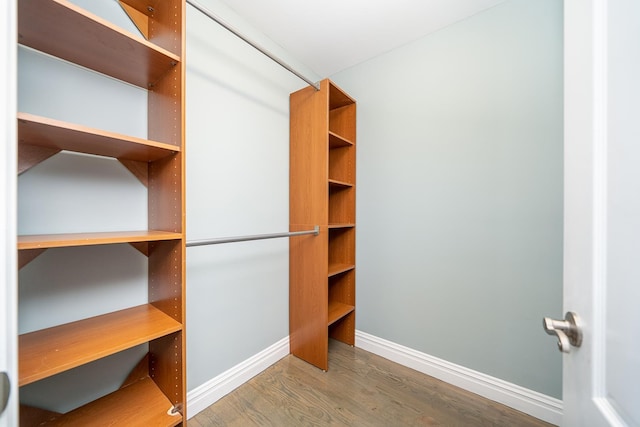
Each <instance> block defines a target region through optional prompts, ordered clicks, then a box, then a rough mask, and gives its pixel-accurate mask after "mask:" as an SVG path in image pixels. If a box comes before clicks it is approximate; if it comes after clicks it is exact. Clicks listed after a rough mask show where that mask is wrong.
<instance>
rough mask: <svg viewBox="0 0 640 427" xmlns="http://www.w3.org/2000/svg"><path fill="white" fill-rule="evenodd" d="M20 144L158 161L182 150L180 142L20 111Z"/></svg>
mask: <svg viewBox="0 0 640 427" xmlns="http://www.w3.org/2000/svg"><path fill="white" fill-rule="evenodd" d="M17 117H18V144H19V148H20V147H21V146H23V145H29V146H37V147H44V148H49V149H57V150H67V151H73V152H77V153H85V154H95V155H98V156H107V157H113V158H117V159H127V160H136V161H145V162H149V161H154V160H158V159H161V158H163V157H167V156H170V155H172V154H175V153H177V152H179V151H180V147H178V146H176V145H171V144H166V143H163V142H159V141H152V140H148V139H143V138H136V137H132V136H128V135H123V134H119V133H115V132H107V131H104V130H101V129H96V128H90V127H87V126H82V125H77V124H74V123H69V122H64V121H61V120H55V119H50V118H47V117H42V116H37V115H35V114H30V113H25V112H19V113H18V115H17Z"/></svg>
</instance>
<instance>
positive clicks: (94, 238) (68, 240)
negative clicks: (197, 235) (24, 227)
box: [18, 230, 182, 250]
mask: <svg viewBox="0 0 640 427" xmlns="http://www.w3.org/2000/svg"><path fill="white" fill-rule="evenodd" d="M181 238H182V234H180V233H172V232H170V231H156V230H145V231H115V232H104V233H70V234H33V235H23V236H18V250H23V249H47V248H64V247H69V246H92V245H110V244H116V243H138V242H157V241H163V240H179V239H181Z"/></svg>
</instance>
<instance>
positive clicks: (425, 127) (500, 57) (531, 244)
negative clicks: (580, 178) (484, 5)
mask: <svg viewBox="0 0 640 427" xmlns="http://www.w3.org/2000/svg"><path fill="white" fill-rule="evenodd" d="M562 7H563V5H562V2H561V1H559V0H537V1H530V0H511V1H507V2H505V3H502V4H500V5H498V6H496V7H494V8H492V9H489V10H488V11H485V12H483V13H480V14H478V15H475V16H473V17H471V18H468V19H466V20H464V21H461V22H459V23H457V24H455V25H453V26H450V27H448V28H446V29H443V30H441V31H439V32H437V33H434V34H432V35H429V36H427V37H424V38H422V39H420V40H417V41H415V42H413V43H410V44H408V45H405V46H403V47H401V48H399V49H396V50H393V51H391V52H389V53H387V54H385V55H382V56H380V57H377V58H374V59H372V60H370V61H367V62H365V63H362V64H360V65H357V66H355V67H353V68H351V69H348V70H345V71H343V72H340V73H338V74H337V75H334V76H332V79H333V80H334V81H335V82H336V83H337V84H338V85H339V86H341V87H342V88H343V89H345V90H346V91H347V92H349V93H350V94H351V95H352V96H354V97H355V98H356V99H357V101H358V153H357V154H358V157H357V167H358V170H357V174H358V175H357V181H358V196H357V204H358V208H357V224H358V234H357V242H356V247H357V265H358V275H357V313H358V315H357V328H358V329H359V330H362V331H364V332H367V333H370V334H372V335H375V336H378V337H381V338H385V339H387V340H390V341H393V342H396V343H399V344H402V345H405V346H407V347H410V348H413V349H415V350H418V351H421V352H424V353H427V354H430V355H433V356H436V357H440V358H442V359H445V360H448V361H450V362H453V363H457V364H460V365H462V366H465V367H468V368H471V369H474V370H477V371H480V372H483V373H485V374H488V375H492V376H495V377H498V378H501V379H504V380H506V381H509V382H512V383H515V384H518V385H521V386H523V387H526V388H529V389H532V390H536V391H539V392H542V393H545V394H547V395H550V396H554V397H557V398H561V397H562V390H561V389H562V383H561V378H562V375H561V356H560V353H559V352H558V351H557V349H556V346H555V343H554V341H553V340H552V339H550V337H548V336H547V335H545V333H544V332H543V331H542V327H541V318H542V317H543V316H547V315H555V316H559V315H561V310H562V197H563V195H562V179H563V178H562V150H563V145H562V132H563V116H562V107H563V103H562V73H563V70H562V18H563V16H562Z"/></svg>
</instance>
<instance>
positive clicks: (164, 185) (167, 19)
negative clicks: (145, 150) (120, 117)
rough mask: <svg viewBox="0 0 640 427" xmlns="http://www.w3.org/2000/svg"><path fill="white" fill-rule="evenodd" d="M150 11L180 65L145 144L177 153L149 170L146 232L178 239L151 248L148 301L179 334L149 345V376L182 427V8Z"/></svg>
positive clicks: (156, 97) (153, 97) (176, 3)
mask: <svg viewBox="0 0 640 427" xmlns="http://www.w3.org/2000/svg"><path fill="white" fill-rule="evenodd" d="M136 4H137V3H136ZM149 4H150V3H149ZM150 5H151V6H152V7H153V10H152V11H151V13H150V19H149V40H150V41H151V42H153V43H155V44H157V45H158V46H160V47H162V48H164V49H167V50H169V51H171V52H173V53H175V54H177V55H179V56H180V57H181V61H180V63H178V64H176V66H175V67H173V68H172V69H171V70H170V71H169V72H167V73H166V74H165V75H164V76H163V78H162V79H160V81H158V82H154V84H153V86H152V87H151V88H150V89H149V98H148V118H149V126H148V138H149V139H153V140H157V141H162V142H166V143H169V144H173V145H176V146H179V147H182V151H181V152H180V153H178V154H176V155H174V156H172V157H170V158H168V159H166V160H160V161H156V162H153V163H151V164H150V167H149V228H151V229H159V230H170V231H175V232H178V233H181V234H182V239H181V240H179V241H173V242H166V243H162V244H155V245H154V247H153V249H151V250H150V252H151V254H150V257H149V298H150V301H151V303H152V304H153V305H154V306H156V307H158V308H159V309H160V310H162V311H163V312H165V313H167V314H169V315H170V316H172V317H174V318H175V319H177V320H178V321H180V322H181V323H182V325H183V327H182V331H181V332H180V333H177V334H173V335H171V336H169V337H166V338H163V339H160V340H154V341H153V342H152V343H150V344H149V349H150V353H151V360H150V374H151V376H152V378H153V379H154V381H155V382H156V384H158V386H159V387H160V389H161V390H162V391H163V392H164V393H165V395H167V397H168V398H169V399H170V400H171V401H172V402H173V403H174V404H175V405H177V406H178V408H179V410H180V412H181V413H182V415H183V423H182V425H186V419H187V414H186V325H185V321H186V295H185V291H186V272H185V270H186V247H185V236H186V230H185V226H186V200H185V197H186V183H185V166H186V159H185V152H186V150H185V146H184V142H185V125H184V123H185V99H184V98H185V71H186V66H185V45H186V40H185V39H186V34H185V17H186V2H185V1H184V0H164V1H155V2H154V3H153V4H150ZM138 6H139V5H138Z"/></svg>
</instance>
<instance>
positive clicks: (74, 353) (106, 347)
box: [18, 304, 182, 386]
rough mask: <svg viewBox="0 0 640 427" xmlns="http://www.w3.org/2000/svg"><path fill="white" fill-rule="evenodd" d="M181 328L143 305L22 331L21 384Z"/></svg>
mask: <svg viewBox="0 0 640 427" xmlns="http://www.w3.org/2000/svg"><path fill="white" fill-rule="evenodd" d="M180 330H182V324H181V323H179V322H178V321H176V320H174V319H173V318H171V317H169V316H168V315H166V314H165V313H163V312H162V311H160V310H158V309H157V308H155V307H154V306H153V305H151V304H143V305H140V306H137V307H132V308H128V309H124V310H119V311H115V312H113V313H107V314H103V315H100V316H94V317H90V318H88V319H83V320H78V321H75V322H71V323H65V324H63V325H59V326H54V327H51V328H46V329H42V330H39V331H34V332H29V333H26V334H22V335H20V336H19V337H18V360H19V364H18V365H19V372H18V384H19V386H24V385H27V384H31V383H33V382H36V381H39V380H41V379H44V378H47V377H50V376H53V375H55V374H59V373H61V372H64V371H67V370H69V369H73V368H76V367H78V366H81V365H84V364H87V363H89V362H93V361H95V360H98V359H102V358H104V357H107V356H110V355H112V354H115V353H118V352H120V351H122V350H126V349H128V348H132V347H135V346H137V345H140V344H143V343H145V342H149V341H152V340H154V339H156V338H160V337H163V336H166V335H169V334H172V333H174V332H178V331H180Z"/></svg>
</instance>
